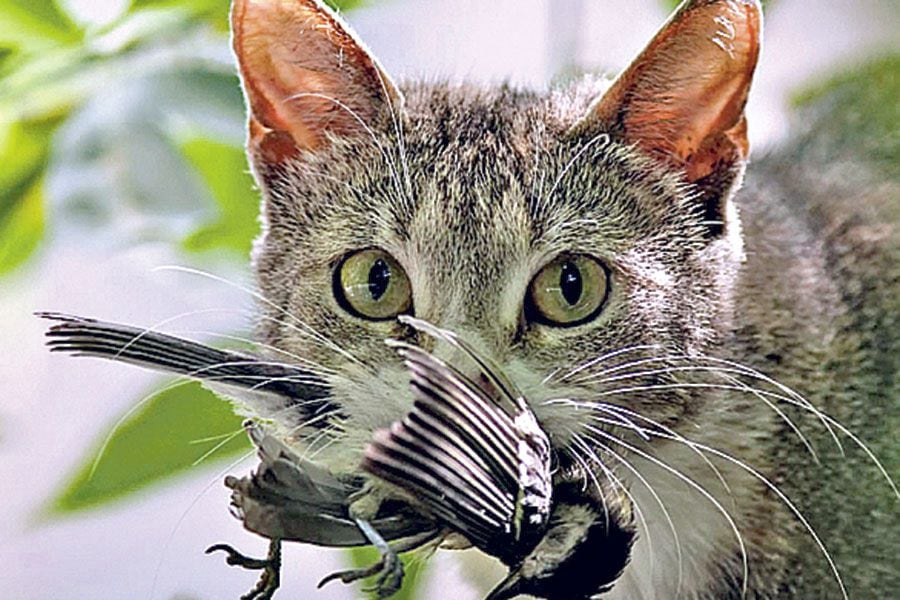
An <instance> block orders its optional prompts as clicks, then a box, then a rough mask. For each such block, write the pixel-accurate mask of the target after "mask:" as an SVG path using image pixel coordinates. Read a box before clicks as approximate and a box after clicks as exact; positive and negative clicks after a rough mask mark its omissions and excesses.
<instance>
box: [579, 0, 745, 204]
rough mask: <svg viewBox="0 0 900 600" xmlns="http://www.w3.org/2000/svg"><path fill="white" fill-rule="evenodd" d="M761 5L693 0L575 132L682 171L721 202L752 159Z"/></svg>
mask: <svg viewBox="0 0 900 600" xmlns="http://www.w3.org/2000/svg"><path fill="white" fill-rule="evenodd" d="M760 29H761V10H760V6H759V3H758V2H757V1H756V0H688V1H686V2H684V3H683V4H682V5H681V7H680V8H679V9H678V11H677V12H676V13H675V14H674V15H673V16H672V17H671V18H670V19H669V21H668V22H667V23H666V24H665V25H664V26H663V27H662V29H660V31H659V32H658V33H657V34H656V36H655V37H654V38H653V40H652V41H651V42H650V44H649V45H648V46H647V47H646V48H645V49H644V51H643V52H641V54H640V55H639V56H638V57H637V59H636V60H635V61H634V62H633V63H632V64H631V65H630V66H629V67H628V68H627V69H625V71H623V72H622V74H621V75H619V77H618V78H617V79H616V81H615V82H614V83H613V85H612V86H611V87H610V88H609V89H608V90H607V91H606V92H605V93H604V94H603V95H602V97H600V98H599V99H597V100H596V101H595V102H594V104H593V105H592V106H591V108H590V110H589V112H588V114H587V115H586V116H585V117H584V118H583V119H582V120H581V121H580V122H579V123H578V124H576V125H575V127H574V131H575V132H576V133H577V132H579V131H581V132H584V133H596V132H602V131H605V132H609V133H610V134H611V135H612V136H613V137H614V138H617V139H620V140H623V141H625V142H627V143H632V144H636V145H637V146H639V147H640V148H642V149H643V150H644V151H645V152H647V153H648V154H650V155H651V156H654V157H655V158H657V159H658V160H660V161H662V162H663V163H664V164H666V165H670V166H671V167H673V168H677V169H680V170H681V172H682V173H683V174H684V176H685V178H686V179H687V180H688V181H690V182H692V183H696V184H697V185H698V186H699V187H700V189H701V190H702V191H703V192H704V193H705V195H707V196H711V197H709V198H708V200H710V201H713V200H714V198H715V196H716V194H718V196H721V195H722V194H724V193H726V192H727V191H728V189H729V188H730V186H731V184H732V182H733V180H734V178H735V177H736V176H737V174H738V173H739V171H740V167H741V166H742V165H743V162H744V160H745V159H746V158H747V153H748V149H749V147H748V143H747V123H746V120H745V118H744V104H745V103H746V101H747V94H748V92H749V89H750V82H751V80H752V78H753V71H754V69H755V67H756V62H757V58H758V57H759V45H760V33H761V31H760Z"/></svg>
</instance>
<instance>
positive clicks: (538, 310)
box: [526, 255, 609, 327]
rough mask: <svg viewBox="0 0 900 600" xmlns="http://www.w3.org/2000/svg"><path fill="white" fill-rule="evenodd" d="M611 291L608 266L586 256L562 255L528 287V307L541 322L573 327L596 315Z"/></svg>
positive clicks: (532, 315) (534, 317)
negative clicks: (607, 271)
mask: <svg viewBox="0 0 900 600" xmlns="http://www.w3.org/2000/svg"><path fill="white" fill-rule="evenodd" d="M608 293H609V278H608V276H607V274H606V269H605V268H604V266H603V265H602V264H600V263H599V262H598V261H597V260H596V259H594V258H591V257H589V256H584V255H563V256H559V257H557V258H556V259H555V260H553V261H552V262H551V263H549V264H548V265H546V266H545V267H544V268H543V269H541V270H540V272H539V273H538V274H537V275H536V276H535V277H534V279H532V281H531V285H529V287H528V298H527V300H526V310H527V311H528V312H529V313H530V316H531V317H532V318H533V319H535V320H537V321H539V322H542V323H545V324H548V325H556V326H560V327H571V326H574V325H580V324H582V323H585V322H587V321H589V320H591V319H593V318H594V317H596V316H597V315H598V314H599V313H600V310H601V309H602V308H603V304H604V301H605V300H606V297H607V295H608Z"/></svg>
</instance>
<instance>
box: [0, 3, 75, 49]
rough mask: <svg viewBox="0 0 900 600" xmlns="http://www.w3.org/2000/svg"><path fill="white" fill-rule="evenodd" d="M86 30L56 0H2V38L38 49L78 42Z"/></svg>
mask: <svg viewBox="0 0 900 600" xmlns="http://www.w3.org/2000/svg"><path fill="white" fill-rule="evenodd" d="M83 35H84V32H83V31H82V30H81V29H80V28H79V27H78V26H77V25H76V24H75V23H74V22H73V21H72V20H71V19H70V18H69V17H68V15H66V13H65V12H64V11H62V10H61V9H60V7H59V5H58V4H57V3H56V2H54V1H53V0H2V1H0V40H2V41H3V44H4V45H15V46H19V47H22V48H27V49H29V50H37V49H41V48H45V47H48V46H53V45H56V44H65V43H71V42H77V41H79V40H80V39H82V37H83Z"/></svg>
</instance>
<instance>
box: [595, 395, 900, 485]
mask: <svg viewBox="0 0 900 600" xmlns="http://www.w3.org/2000/svg"><path fill="white" fill-rule="evenodd" d="M679 388H708V389H721V390H733V391H746V390H744V389H743V388H741V387H739V386H733V385H725V384H713V383H678V384H654V385H646V386H633V387H625V388H618V389H614V390H604V391H601V392H596V393H595V394H596V395H598V396H601V395H602V396H614V395H616V394H624V393H632V392H640V391H662V390H672V389H679ZM756 391H757V392H758V393H759V394H762V395H764V396H769V397H771V398H775V399H778V400H781V401H783V402H787V403H789V404H793V405H795V406H799V407H801V408H807V407H806V406H805V405H803V404H800V403H799V402H797V401H796V400H794V399H793V398H788V397H786V396H784V395H782V394H778V393H776V392H769V391H767V390H756ZM613 406H614V405H613ZM817 414H818V415H820V416H821V418H823V419H825V421H826V422H828V423H829V424H830V426H831V427H833V428H835V429H837V430H838V431H840V432H841V433H843V434H844V435H845V436H847V437H848V438H850V440H851V441H853V443H854V444H856V445H857V447H859V449H860V450H862V451H863V452H864V453H865V454H866V456H867V457H868V458H869V460H870V461H871V462H872V464H873V465H875V467H876V468H877V469H878V471H879V472H880V473H881V476H882V477H883V478H884V480H885V481H886V482H887V483H888V485H889V486H890V487H891V490H893V492H894V495H895V496H896V497H897V498H898V499H900V489H898V488H897V484H896V482H895V481H894V479H893V478H892V477H891V476H890V475H889V474H888V472H887V469H885V467H884V465H883V464H882V463H881V461H880V460H878V457H876V456H875V454H874V453H873V452H872V450H871V449H870V448H869V447H868V445H866V443H865V442H863V441H862V440H861V439H860V438H859V437H858V436H857V435H856V434H854V433H853V432H852V431H850V430H849V429H848V428H847V427H845V426H844V425H842V424H841V423H840V422H839V421H838V420H836V419H834V418H833V417H831V416H829V415H828V414H826V413H823V412H821V411H818V413H817Z"/></svg>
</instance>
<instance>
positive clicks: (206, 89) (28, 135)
mask: <svg viewBox="0 0 900 600" xmlns="http://www.w3.org/2000/svg"><path fill="white" fill-rule="evenodd" d="M329 3H330V4H331V5H332V6H334V7H335V8H337V9H339V10H349V9H351V8H353V7H355V6H358V5H359V4H361V2H360V0H329ZM229 4H230V3H229V2H228V0H132V1H131V3H130V4H128V5H126V6H124V11H123V12H122V14H118V15H112V16H111V17H109V18H105V19H102V22H100V23H91V22H86V23H81V22H79V21H78V20H77V19H76V17H74V16H71V15H70V14H69V13H68V12H67V11H66V10H65V9H64V8H63V7H64V6H65V5H63V4H61V3H58V2H56V1H54V0H0V153H2V157H3V158H4V159H5V160H4V163H3V164H4V172H3V173H2V174H0V194H2V195H0V240H2V241H0V275H2V274H3V273H8V272H11V271H12V270H13V269H14V268H15V267H17V266H18V265H20V264H22V263H23V262H25V260H26V259H27V258H28V257H29V256H30V255H31V254H32V253H33V252H34V250H35V249H37V248H38V247H39V245H40V241H41V239H42V237H43V235H44V215H49V216H50V217H54V216H56V215H57V214H62V215H63V216H65V217H68V216H75V217H76V219H75V221H76V222H79V223H82V224H85V223H86V224H92V225H94V226H100V225H103V224H104V223H106V222H109V221H111V220H113V219H114V218H115V217H116V215H117V214H118V213H120V212H121V211H122V210H123V208H124V209H125V210H128V211H133V212H135V211H136V212H137V213H143V214H144V215H145V216H151V217H152V218H150V219H149V220H148V224H147V226H146V227H144V229H143V230H141V231H136V232H129V234H130V239H137V240H146V239H148V238H154V239H162V241H167V242H173V243H176V244H177V243H178V241H179V240H181V239H186V241H185V243H184V244H183V246H182V247H183V248H184V249H185V250H187V251H205V250H211V249H219V248H230V249H233V250H236V251H238V252H242V253H244V255H243V256H242V258H245V257H246V253H245V252H246V250H247V249H249V247H250V241H251V239H252V238H253V236H254V235H255V234H256V232H257V228H256V216H255V213H256V210H257V203H256V200H253V201H252V202H251V203H250V204H249V205H248V204H247V203H246V201H247V199H248V198H250V197H251V196H252V192H251V190H252V188H251V187H249V186H250V184H251V183H252V182H251V180H250V178H249V177H247V176H245V175H244V171H246V164H245V163H244V161H242V160H241V161H238V160H235V158H236V157H239V156H240V147H241V143H242V141H243V133H242V132H243V101H242V98H241V94H240V89H239V87H238V84H237V77H236V76H235V75H234V67H233V65H232V63H231V54H230V50H229V48H228V39H227V30H228V9H229ZM57 128H59V129H60V130H61V131H60V133H59V135H60V136H62V137H63V138H66V139H68V140H69V141H70V142H72V143H69V144H68V145H66V144H65V143H61V142H60V140H59V139H58V138H57V137H55V136H54V134H55V133H57V132H56V130H57ZM182 128H189V129H191V130H193V131H194V132H195V133H196V134H197V135H196V137H197V140H195V142H196V143H192V144H190V145H189V146H188V147H183V146H182V145H181V142H182V138H183V132H181V131H180V129H182ZM73 130H74V131H77V134H78V135H77V136H74V135H71V132H72V131H73ZM67 131H68V132H70V135H68V136H66V132H67ZM197 132H199V133H197ZM73 137H74V138H75V140H74V141H73V140H72V139H73ZM203 138H206V141H208V143H207V144H203V143H202V142H201V141H199V140H202V139H203ZM23 139H24V140H25V142H24V146H27V147H25V151H22V149H21V147H20V146H22V140H23ZM90 141H93V142H94V143H93V144H90V143H88V142H90ZM60 146H62V147H63V148H62V150H64V151H57V150H59V149H60V148H59V147H60ZM225 146H229V147H230V150H229V149H228V148H226V147H225ZM206 151H209V153H210V155H209V156H202V155H201V154H202V153H203V152H206ZM183 153H184V154H183ZM226 154H228V157H227V158H226V156H225V155H226ZM216 158H221V159H223V161H224V162H222V163H218V164H217V163H216V162H215V159H216ZM229 169H237V171H235V172H229ZM160 172H165V173H168V175H167V176H159V174H160ZM60 174H62V175H60ZM76 175H77V176H76ZM16 176H18V177H20V179H15V177H16ZM63 176H65V177H63ZM198 176H199V177H198ZM223 179H224V181H222V180H223ZM47 180H51V181H55V182H59V183H58V184H57V185H51V186H47V185H45V183H46V182H47ZM216 181H220V183H218V184H217V185H213V186H210V183H211V182H216ZM235 186H240V187H235ZM228 188H233V189H228ZM54 189H56V190H60V192H59V194H54V193H53V192H52V190H54ZM51 205H52V207H51ZM51 208H52V209H51ZM160 208H164V209H166V210H165V211H164V212H161V211H160ZM210 213H216V214H217V215H218V216H216V215H213V216H210ZM197 214H202V215H203V218H201V219H199V220H200V221H205V223H203V224H200V225H196V223H195V222H196V221H198V219H197V218H196V215H197ZM247 217H250V218H249V219H248V220H243V219H245V218H247ZM63 222H64V223H68V222H69V220H68V219H63ZM235 225H237V227H233V226H235ZM186 227H194V230H193V231H184V229H185V228H186ZM167 235H169V236H170V237H166V236H167ZM223 236H224V238H227V239H224V238H223Z"/></svg>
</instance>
